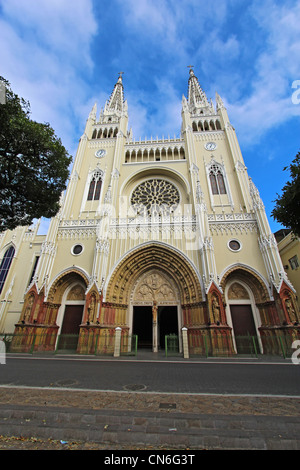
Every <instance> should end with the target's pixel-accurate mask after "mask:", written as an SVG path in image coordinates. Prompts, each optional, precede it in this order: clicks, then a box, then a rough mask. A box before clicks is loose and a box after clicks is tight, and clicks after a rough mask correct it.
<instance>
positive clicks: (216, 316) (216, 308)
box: [211, 296, 221, 324]
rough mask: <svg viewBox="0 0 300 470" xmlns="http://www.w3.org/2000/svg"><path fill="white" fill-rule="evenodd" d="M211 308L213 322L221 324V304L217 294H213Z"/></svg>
mask: <svg viewBox="0 0 300 470" xmlns="http://www.w3.org/2000/svg"><path fill="white" fill-rule="evenodd" d="M211 309H212V316H213V323H217V324H219V323H220V319H221V316H220V305H219V301H218V299H217V297H216V296H213V298H212V303H211Z"/></svg>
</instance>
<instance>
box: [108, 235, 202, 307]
mask: <svg viewBox="0 0 300 470" xmlns="http://www.w3.org/2000/svg"><path fill="white" fill-rule="evenodd" d="M151 269H158V270H160V271H161V272H162V273H167V274H168V276H171V277H172V279H173V281H174V283H175V285H177V286H178V289H179V292H180V297H181V303H182V304H188V303H196V302H201V301H202V296H203V289H202V284H201V280H200V278H199V276H198V273H197V270H196V269H195V267H194V266H193V265H192V262H191V261H190V260H189V259H187V257H186V256H185V255H184V254H183V253H182V252H180V251H179V250H176V249H175V248H173V247H171V246H169V245H167V244H165V243H159V242H155V243H152V242H149V243H148V242H147V243H145V244H142V245H140V246H139V247H137V248H134V249H132V250H131V251H130V252H128V253H127V254H126V255H125V256H124V257H123V258H122V259H121V260H120V261H119V263H118V264H117V265H116V266H115V267H114V268H113V271H112V272H111V274H110V277H109V280H108V282H107V285H106V287H105V301H106V302H114V303H119V304H124V303H125V304H128V303H129V298H130V295H131V291H132V288H133V286H134V284H135V282H136V280H137V279H138V278H139V277H140V276H141V275H142V274H144V273H145V272H147V271H149V270H151Z"/></svg>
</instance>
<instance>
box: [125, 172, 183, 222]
mask: <svg viewBox="0 0 300 470" xmlns="http://www.w3.org/2000/svg"><path fill="white" fill-rule="evenodd" d="M179 200H180V197H179V192H178V190H177V189H176V188H175V186H174V185H173V184H172V183H169V182H168V181H165V180H160V179H150V180H147V181H144V182H143V183H141V184H140V185H139V186H138V187H137V188H136V189H135V190H134V191H133V194H132V196H131V205H132V206H133V208H134V209H135V211H136V213H137V214H139V215H144V216H146V215H151V216H159V215H170V213H171V212H173V211H174V210H175V209H176V208H177V206H178V204H179Z"/></svg>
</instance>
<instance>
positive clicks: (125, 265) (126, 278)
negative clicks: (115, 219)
mask: <svg viewBox="0 0 300 470" xmlns="http://www.w3.org/2000/svg"><path fill="white" fill-rule="evenodd" d="M124 305H125V306H126V325H127V327H128V328H129V331H130V332H131V333H136V334H138V336H139V338H140V340H141V345H142V346H147V347H151V348H152V350H153V351H155V352H156V351H158V348H160V347H163V343H164V340H163V336H164V335H165V334H169V333H176V334H178V333H179V334H180V332H181V328H182V327H183V326H184V324H185V321H186V316H187V314H186V312H187V311H188V314H189V320H191V319H193V318H195V319H197V321H199V318H201V316H202V314H203V312H202V310H203V306H202V285H201V281H200V278H199V276H198V274H197V271H196V270H195V268H194V267H193V265H192V263H191V262H190V261H189V260H188V258H187V257H186V256H185V255H184V254H183V253H182V252H180V251H179V250H176V249H174V248H172V247H170V246H169V245H166V244H164V243H158V242H155V243H152V242H151V243H145V244H143V245H141V246H140V247H139V248H136V249H134V250H132V251H130V252H129V253H127V255H126V256H124V257H123V259H122V260H121V261H120V262H119V264H118V265H117V267H116V268H115V269H114V271H113V273H112V275H111V276H110V279H109V282H108V284H107V287H106V289H105V293H104V302H103V308H104V309H106V311H107V312H109V311H110V310H112V309H117V308H119V306H121V307H122V308H123V306H124ZM104 317H105V314H104ZM106 318H108V315H107V317H106ZM195 321H196V320H195ZM115 326H118V325H117V324H116V325H115Z"/></svg>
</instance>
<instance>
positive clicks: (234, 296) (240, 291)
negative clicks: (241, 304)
mask: <svg viewBox="0 0 300 470" xmlns="http://www.w3.org/2000/svg"><path fill="white" fill-rule="evenodd" d="M228 299H229V300H238V299H249V294H248V292H247V291H246V289H245V288H244V287H243V286H242V285H241V284H239V283H238V282H235V283H234V284H232V286H231V287H230V289H229V291H228Z"/></svg>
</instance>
